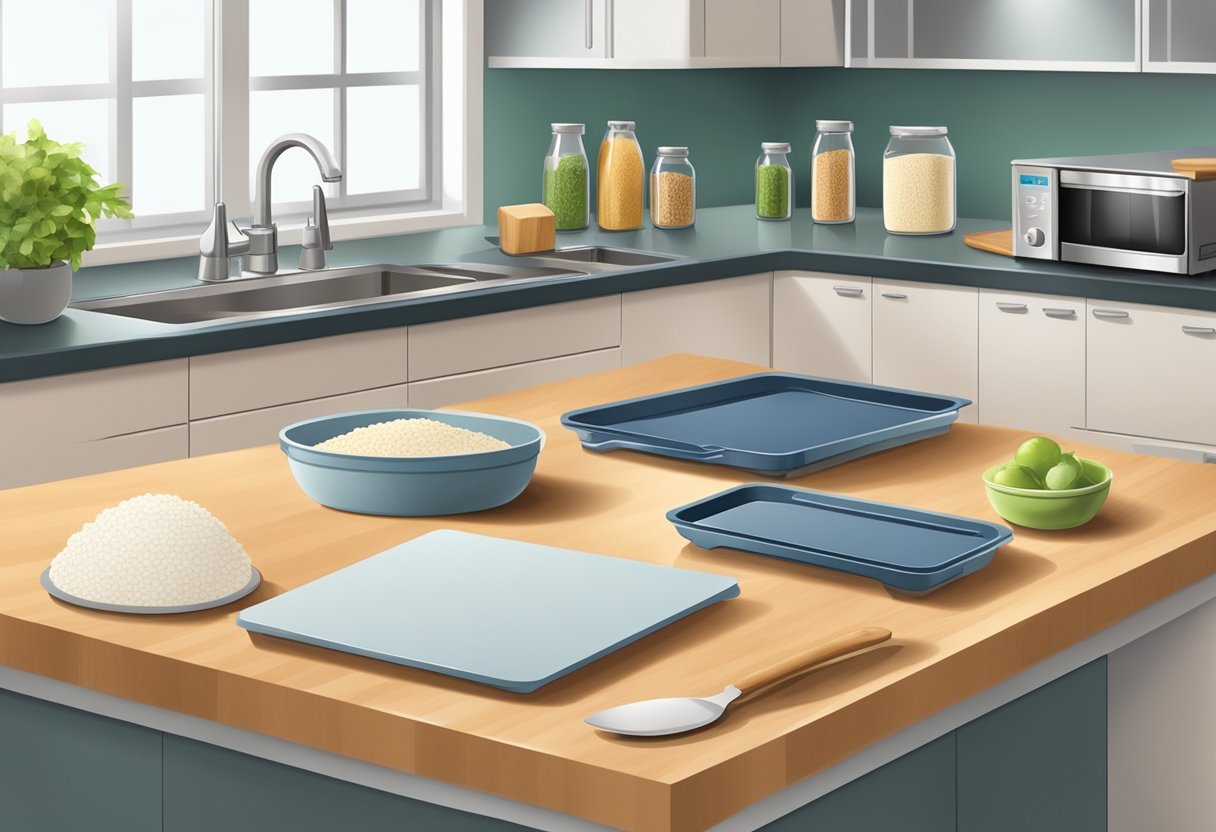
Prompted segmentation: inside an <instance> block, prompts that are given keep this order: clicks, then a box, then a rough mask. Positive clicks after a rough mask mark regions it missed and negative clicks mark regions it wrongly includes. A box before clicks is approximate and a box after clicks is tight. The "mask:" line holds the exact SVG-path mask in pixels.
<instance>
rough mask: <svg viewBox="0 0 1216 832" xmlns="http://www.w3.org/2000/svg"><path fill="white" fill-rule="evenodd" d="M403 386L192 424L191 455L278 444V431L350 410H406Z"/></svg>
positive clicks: (270, 408)
mask: <svg viewBox="0 0 1216 832" xmlns="http://www.w3.org/2000/svg"><path fill="white" fill-rule="evenodd" d="M405 404H406V391H405V385H404V384H398V385H394V386H393V387H379V388H377V389H375V390H361V391H360V392H358V393H349V394H347V395H345V396H330V397H329V398H325V399H312V400H311V401H306V402H296V403H295V404H284V405H279V406H278V407H267V408H263V409H261V410H250V411H247V412H245V413H232V414H229V415H227V416H216V417H214V418H212V419H200V420H198V421H195V422H191V423H190V456H205V455H206V454H218V453H222V452H223V451H235V450H237V449H239V448H252V447H255V446H257V445H270V444H273V443H275V442H278V439H279V431H280V430H282V429H283V428H285V427H286V426H287V425H290V424H291V423H293V422H299V421H301V420H302V419H315V418H316V417H318V416H328V415H330V414H332V413H343V412H346V411H350V410H376V409H378V408H382V407H405Z"/></svg>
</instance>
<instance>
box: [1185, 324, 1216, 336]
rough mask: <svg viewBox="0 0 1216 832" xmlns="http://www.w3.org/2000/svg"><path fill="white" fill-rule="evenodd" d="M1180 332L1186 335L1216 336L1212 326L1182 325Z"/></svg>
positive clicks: (1215, 328)
mask: <svg viewBox="0 0 1216 832" xmlns="http://www.w3.org/2000/svg"><path fill="white" fill-rule="evenodd" d="M1182 331H1183V332H1185V333H1186V334H1187V335H1216V327H1213V326H1191V325H1190V324H1183V325H1182Z"/></svg>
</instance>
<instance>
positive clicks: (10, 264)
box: [0, 119, 132, 271]
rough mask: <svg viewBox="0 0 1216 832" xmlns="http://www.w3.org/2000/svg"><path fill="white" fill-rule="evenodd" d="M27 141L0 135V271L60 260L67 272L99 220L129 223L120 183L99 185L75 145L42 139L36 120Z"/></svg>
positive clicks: (87, 244)
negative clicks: (64, 261)
mask: <svg viewBox="0 0 1216 832" xmlns="http://www.w3.org/2000/svg"><path fill="white" fill-rule="evenodd" d="M27 134H28V138H27V139H26V141H25V142H18V141H17V134H16V133H15V132H14V133H7V134H4V135H0V269H42V268H46V267H48V266H50V265H51V264H52V263H54V262H55V261H56V260H66V261H68V262H69V263H71V264H72V270H73V271H75V270H76V269H78V268H80V260H81V257H82V256H83V255H84V253H85V252H86V251H88V250H89V249H91V248H93V243H94V242H95V240H96V232H95V230H94V227H93V226H94V224H95V223H96V222H97V220H98V219H99V218H100V217H119V218H122V219H130V218H131V216H132V214H131V205H130V203H128V202H127V201H126V200H125V199H123V198H122V196H121V193H122V190H123V187H124V186H123V185H121V184H118V183H116V184H113V185H104V186H103V185H101V184H99V183H98V182H97V180H96V176H97V171H95V170H93V168H91V167H90V166H89V165H88V164H87V163H86V162H85V161H84V160H83V159H81V158H80V153H81V145H80V144H79V143H78V142H71V143H69V144H60V143H59V142H56V141H54V140H53V139H49V138H47V135H46V131H45V130H43V129H42V125H41V124H40V123H39V122H38V120H37V119H33V120H31V121H30V123H29V127H28V129H27Z"/></svg>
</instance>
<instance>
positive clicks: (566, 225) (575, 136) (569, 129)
mask: <svg viewBox="0 0 1216 832" xmlns="http://www.w3.org/2000/svg"><path fill="white" fill-rule="evenodd" d="M549 127H550V129H552V130H553V140H552V141H551V142H550V143H549V155H548V156H546V157H545V169H544V176H543V181H542V185H541V202H543V203H544V204H545V207H546V208H548V209H549V210H550V211H552V212H553V217H554V220H555V223H554V224H555V226H556V228H557V230H558V231H578V230H579V229H582V228H586V227H587V225H588V223H589V222H590V219H591V214H590V212H591V203H590V200H589V199H588V193H589V192H590V190H591V170H590V167H589V166H588V164H587V151H586V149H585V148H584V147H583V132H584V130H585V127H584V125H582V124H561V123H559V124H551V125H549Z"/></svg>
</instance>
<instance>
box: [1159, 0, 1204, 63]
mask: <svg viewBox="0 0 1216 832" xmlns="http://www.w3.org/2000/svg"><path fill="white" fill-rule="evenodd" d="M1144 46H1145V52H1144V71H1145V72H1216V5H1213V3H1212V0H1147V3H1146V5H1145V9H1144Z"/></svg>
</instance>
